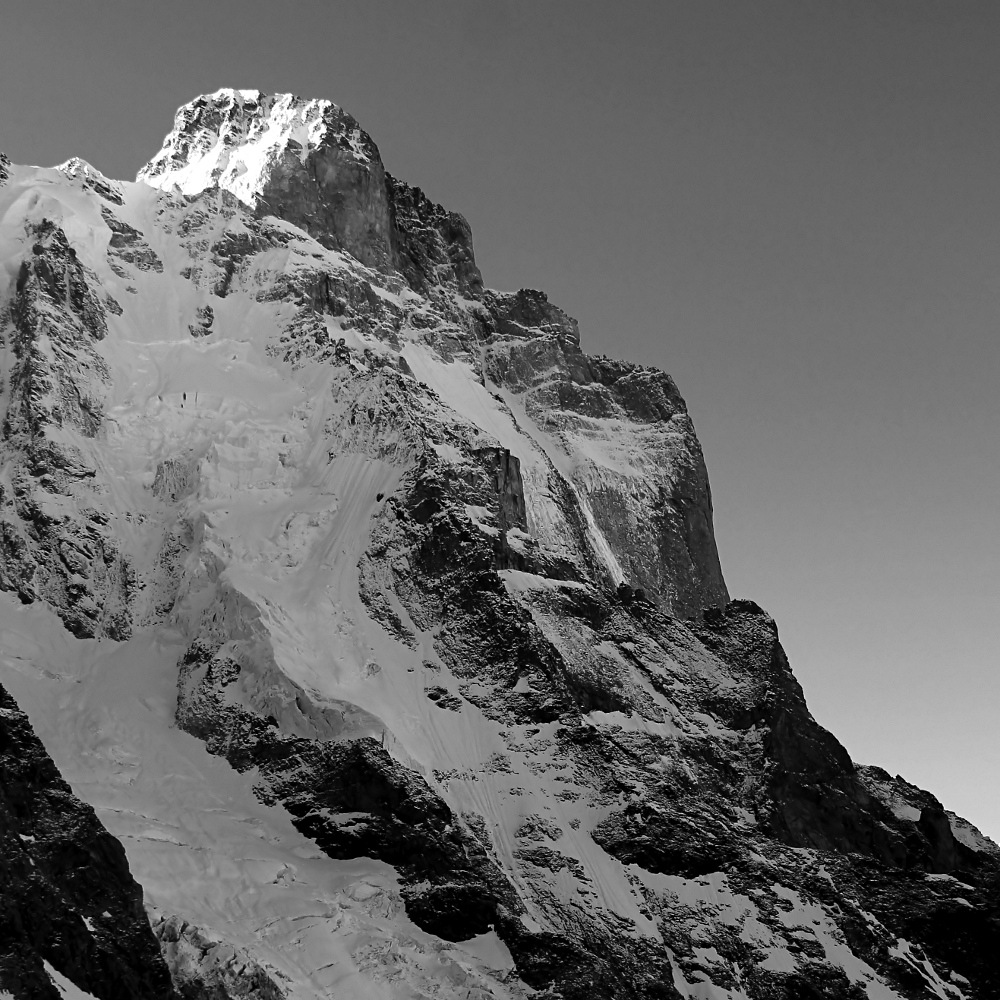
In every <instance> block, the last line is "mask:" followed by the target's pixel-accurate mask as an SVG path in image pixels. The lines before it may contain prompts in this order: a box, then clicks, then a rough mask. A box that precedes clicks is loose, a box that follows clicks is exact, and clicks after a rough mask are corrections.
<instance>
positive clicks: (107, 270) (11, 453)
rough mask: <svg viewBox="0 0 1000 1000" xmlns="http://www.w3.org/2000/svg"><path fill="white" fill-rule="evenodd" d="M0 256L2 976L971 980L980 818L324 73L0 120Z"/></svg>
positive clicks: (926, 986) (980, 889) (854, 986)
mask: <svg viewBox="0 0 1000 1000" xmlns="http://www.w3.org/2000/svg"><path fill="white" fill-rule="evenodd" d="M0 263H2V266H3V269H4V276H3V278H2V282H3V290H2V298H0V310H2V311H0V323H2V328H0V332H2V338H3V343H2V359H3V360H2V367H3V370H2V378H3V387H2V389H3V394H2V404H0V405H2V407H3V422H2V428H0V438H2V441H0V449H2V474H0V588H2V591H3V592H4V593H3V595H0V628H2V629H3V632H2V634H3V643H2V646H0V682H2V683H3V684H4V685H5V687H6V689H7V691H9V692H10V693H9V694H7V693H6V691H5V692H4V693H3V694H2V696H0V838H2V839H3V842H4V845H5V847H4V851H3V854H2V857H0V874H2V878H0V931H2V933H0V995H3V991H6V992H7V993H9V994H11V995H12V996H15V997H35V996H39V997H41V996H45V997H53V996H55V995H63V993H64V991H65V990H66V989H68V988H77V989H79V990H82V991H85V993H87V994H90V995H92V996H95V997H99V998H101V1000H111V998H115V1000H117V998H119V997H121V998H125V997H139V996H142V997H148V996H154V995H155V996H159V995H163V996H169V995H183V996H186V997H199V998H200V997H206V998H208V997H211V998H213V1000H216V998H223V997H237V996H239V997H262V998H267V1000H276V998H279V997H289V998H292V997H295V998H297V997H302V998H312V997H320V996H330V995H335V996H357V997H362V996H364V997H375V996H377V997H387V998H388V997H414V996H441V997H464V998H466V1000H468V998H472V997H479V998H483V997H491V996H493V997H505V998H507V997H526V996H531V995H544V996H553V997H556V996H561V997H564V998H584V997H586V998H591V997H608V998H612V997H614V998H618V997H629V998H632V997H635V998H653V997H673V998H676V997H693V998H701V1000H715V998H727V1000H736V998H753V1000H758V998H760V1000H765V998H784V997H788V998H807V997H809V998H811V997H816V998H831V1000H832V998H850V1000H860V998H870V1000H889V998H907V1000H909V998H923V997H932V996H936V997H941V998H949V1000H952V998H953V1000H985V998H993V997H996V996H998V995H1000V961H998V959H997V957H996V956H997V955H1000V921H998V905H1000V850H998V848H997V847H996V845H994V844H993V843H992V842H991V841H989V840H988V839H986V838H985V837H983V836H982V835H981V834H979V833H978V831H976V830H975V829H974V828H973V827H972V826H970V824H968V823H967V822H965V821H964V820H962V819H960V818H959V817H956V816H955V815H954V814H952V813H949V812H947V811H945V809H944V807H943V806H942V805H941V803H940V802H938V801H937V800H936V799H935V798H934V797H933V796H932V795H930V794H929V793H927V792H924V791H922V790H920V789H918V788H916V787H914V786H912V785H909V784H908V783H907V782H905V781H904V780H903V779H902V778H899V777H896V778H894V777H892V776H890V775H889V774H887V773H886V772H884V771H881V770H880V769H878V768H874V767H861V766H858V765H856V764H855V763H853V762H852V761H851V759H850V757H849V755H848V754H847V752H846V750H845V749H844V748H843V747H842V746H841V745H840V743H839V742H838V741H837V740H836V738H835V737H834V736H833V735H831V734H830V733H828V732H827V731H826V730H824V729H823V728H822V727H820V726H819V725H818V724H817V723H816V722H815V720H813V718H812V717H811V715H810V714H809V711H808V709H807V707H806V704H805V701H804V698H803V695H802V691H801V688H800V687H799V685H798V683H797V682H796V680H795V678H794V676H793V674H792V672H791V669H790V667H789V665H788V662H787V660H786V658H785V655H784V652H783V651H782V648H781V645H780V642H779V640H778V634H777V629H776V627H775V624H774V622H773V621H772V620H771V619H770V618H769V617H768V616H767V615H766V614H765V613H764V612H763V611H762V610H761V609H760V608H759V607H757V606H756V605H755V604H753V603H752V602H749V601H730V600H729V596H728V593H727V591H726V587H725V583H724V581H723V578H722V572H721V568H720V564H719V558H718V554H717V551H716V547H715V540H714V534H713V528H712V504H711V494H710V490H709V485H708V478H707V474H706V471H705V465H704V460H703V457H702V453H701V449H700V446H699V444H698V441H697V438H696V436H695V433H694V428H693V426H692V423H691V420H690V418H689V416H688V414H687V411H686V408H685V405H684V401H683V399H682V398H681V397H680V395H679V393H678V391H677V388H676V386H675V385H674V383H673V381H672V380H671V379H670V377H669V376H667V375H665V374H663V373H662V372H658V371H656V370H653V369H649V368H644V367H641V366H638V365H632V364H629V363H626V362H622V361H617V360H613V359H609V358H603V357H590V356H588V355H586V354H585V353H584V352H583V351H582V350H581V347H580V336H579V331H578V328H577V324H576V322H575V321H574V320H573V319H571V318H570V317H569V316H568V315H566V314H565V313H564V312H563V311H562V310H561V309H559V308H558V307H556V306H555V305H553V304H552V303H550V302H549V301H548V299H547V298H546V296H545V295H544V294H543V293H541V292H537V291H533V290H527V289H523V290H521V291H519V292H516V293H505V292H496V291H492V290H489V289H487V288H485V287H484V284H483V280H482V276H481V274H480V272H479V270H478V268H477V266H476V262H475V255H474V252H473V245H472V234H471V230H470V227H469V225H468V223H467V222H466V221H465V219H463V218H462V217H461V216H460V215H457V214H455V213H453V212H448V211H446V210H445V209H443V208H441V207H440V206H439V205H436V204H434V203H432V202H431V201H430V200H429V199H428V198H427V197H426V196H425V195H424V194H423V193H422V192H421V191H420V190H419V189H417V188H413V187H410V186H409V185H407V184H405V183H403V182H402V181H399V180H397V179H396V178H394V177H392V176H391V175H390V174H389V173H388V172H387V171H386V170H385V168H384V166H383V164H382V162H381V158H380V156H379V152H378V149H377V147H376V146H375V144H374V142H373V141H372V139H371V138H370V137H369V136H368V135H367V134H366V133H365V132H364V131H363V130H362V129H361V127H360V126H359V125H358V123H357V122H356V121H354V119H353V118H352V117H351V116H350V115H349V114H347V113H346V112H345V111H343V110H342V109H341V108H339V107H337V106H336V105H333V104H330V103H329V102H326V101H303V100H301V99H299V98H294V97H291V96H290V95H278V96H266V95H262V94H260V93H258V92H256V91H232V90H223V91H219V92H218V93H216V94H213V95H208V96H204V97H200V98H198V99H196V100H195V101H193V102H191V103H190V104H188V105H185V106H184V107H183V108H181V109H180V110H179V111H178V113H177V117H176V120H175V125H174V129H173V131H172V132H171V133H170V134H169V135H168V136H167V139H166V140H165V143H164V147H163V149H162V150H161V151H160V153H159V154H157V156H155V157H154V158H153V159H152V160H151V161H150V163H149V164H147V166H146V167H144V168H143V170H142V171H140V173H139V178H138V181H137V182H136V183H134V184H133V183H124V182H118V181H113V180H109V179H107V178H105V177H104V176H102V175H101V174H100V173H99V172H98V171H96V170H95V169H94V168H93V167H91V166H89V165H88V164H86V163H83V162H82V161H79V160H72V161H69V162H68V163H66V164H63V165H62V166H61V167H58V168H53V169H39V168H34V167H20V166H13V165H11V164H10V163H9V161H7V160H3V161H2V162H0ZM15 699H16V702H15ZM18 705H19V706H20V708H19V707H18ZM22 709H23V710H24V712H26V713H27V714H26V715H25V714H23V713H22V711H21V710H22ZM29 720H30V725H29ZM32 726H33V727H34V732H32ZM36 734H37V735H36ZM39 738H40V741H39ZM43 744H44V747H43ZM57 768H58V769H57ZM60 771H61V772H62V775H63V777H64V778H65V779H66V780H65V781H64V780H63V777H60V774H59V772H60ZM67 781H68V784H67ZM70 787H72V792H71V791H70ZM85 803H88V804H85ZM95 810H96V814H95ZM101 824H103V827H102V826H101ZM112 835H113V836H112ZM116 838H117V839H116ZM122 846H123V847H124V852H125V853H124V855H123V854H122V850H121V847H122ZM126 857H127V864H126V860H125V859H126ZM133 879H134V880H135V881H133ZM139 886H141V887H142V888H141V892H142V893H143V894H144V897H145V906H146V912H145V914H143V912H142V910H141V907H140V897H139V894H140V889H139ZM64 981H65V982H64ZM66 982H68V983H69V987H67V986H66V985H65V983H66ZM60 983H62V986H60Z"/></svg>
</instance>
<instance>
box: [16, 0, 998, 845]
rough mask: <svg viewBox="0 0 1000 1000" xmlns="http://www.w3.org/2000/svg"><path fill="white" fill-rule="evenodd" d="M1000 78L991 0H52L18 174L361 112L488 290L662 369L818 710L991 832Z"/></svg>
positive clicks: (24, 106)
mask: <svg viewBox="0 0 1000 1000" xmlns="http://www.w3.org/2000/svg"><path fill="white" fill-rule="evenodd" d="M998 53H1000V4H997V3H995V2H993V0H991V2H988V3H975V2H969V0H963V2H961V3H942V2H937V0H935V2H923V0H898V2H893V0H879V2H878V3H871V2H869V0H863V2H862V0H836V2H834V0H828V2H826V3H818V2H817V3H809V4H805V3H801V2H799V0H787V2H758V0H741V2H739V3H735V2H724V3H716V2H712V0H687V2H668V0H658V2H649V3H639V2H635V3H620V2H610V0H609V2H606V3H587V2H582V0H573V2H566V3H562V2H554V0H548V2H546V3H544V4H535V3H527V2H524V3H518V4H509V3H504V2H499V0H493V2H491V3H489V4H480V3H476V2H471V0H470V2H462V3H459V2H454V3H452V2H444V0H441V2H434V3H430V2H406V3H387V2H375V0H365V2H360V0H359V2H357V3H351V4H342V3H337V2H332V0H322V2H304V0H303V2H296V0H284V2H282V3H274V2H273V0H269V2H266V3H265V2H258V0H243V2H239V3H230V2H223V0H216V2H212V0H200V2H186V0H171V2H168V3H155V4H154V3H136V2H134V0H128V2H118V0H100V2H85V0H81V2H76V3H72V4H70V3H65V2H45V0H34V2H32V3H31V4H26V3H22V4H9V5H7V6H6V8H5V10H4V13H3V20H2V30H0V94H2V98H0V149H3V150H4V151H6V152H7V153H8V155H10V156H11V158H12V159H13V160H14V161H15V162H20V163H40V164H46V165H51V164H55V163H58V162H61V161H62V160H65V159H66V158H68V157H69V156H72V155H79V156H82V157H84V158H85V159H86V160H89V161H90V162H91V163H93V164H94V165H95V166H97V167H98V168H100V169H101V170H103V171H104V172H105V173H107V174H109V175H111V176H116V177H125V178H131V177H132V176H133V175H134V174H135V172H136V170H137V169H138V167H139V166H140V165H141V164H142V163H143V162H144V161H145V160H146V159H148V158H150V157H151V156H152V155H153V154H154V153H155V152H156V151H157V150H158V149H159V145H160V141H161V139H162V137H163V135H164V134H165V133H166V132H167V131H168V130H169V128H170V125H171V120H172V115H173V111H174V109H175V108H176V107H177V105H179V104H181V103H183V102H185V101H187V100H189V99H191V98H192V97H194V96H195V95H196V94H198V93H202V92H205V91H211V90H215V89H217V88H219V87H222V86H232V87H247V88H249V87H255V88H259V89H261V90H264V91H269V92H273V91H293V92H295V93H298V94H300V95H303V96H306V97H327V98H330V99H332V100H334V101H336V102H338V103H339V104H342V105H343V106H344V107H345V108H347V109H348V110H349V111H350V112H351V113H352V114H354V115H355V116H356V117H357V118H358V119H359V120H360V122H361V123H362V125H363V126H364V127H365V128H366V129H367V130H368V131H369V132H370V133H371V135H372V136H373V138H374V139H375V141H376V142H377V143H378V145H379V147H380V149H381V151H382V156H383V160H384V161H385V163H386V165H387V166H388V168H389V169H390V170H391V171H392V172H393V173H395V174H397V175H398V176H400V177H402V178H404V179H405V180H407V181H409V182H410V183H412V184H417V185H420V186H421V187H423V188H424V190H425V191H426V192H427V193H428V194H429V195H430V196H431V197H432V198H433V199H435V200H437V201H440V202H442V203H444V204H445V205H446V206H447V207H449V208H452V209H455V210H457V211H461V212H463V213H464V214H465V215H466V216H467V217H468V219H469V220H470V222H471V223H472V226H473V231H474V233H475V245H476V254H477V258H478V260H479V263H480V265H481V267H482V270H483V274H484V276H485V279H486V282H487V284H488V285H491V286H493V287H498V288H508V289H514V288H518V287H522V286H528V287H538V288H542V289H544V290H546V291H547V292H548V293H549V296H550V298H551V299H552V300H553V301H554V302H556V303H558V304H559V305H561V306H562V307H564V308H565V309H566V310H567V311H568V312H570V313H571V314H573V315H574V316H576V317H578V318H579V320H580V324H581V330H582V336H583V343H584V347H585V349H586V350H588V351H590V352H591V353H606V354H611V355H615V356H619V357H625V358H629V359H632V360H636V361H641V362H643V363H646V364H653V365H657V366H658V367H661V368H664V369H666V370H667V371H669V372H670V373H671V374H672V375H673V376H674V377H675V379H676V380H677V382H678V385H679V386H680V389H681V391H682V393H683V394H684V396H685V397H686V399H687V401H688V404H689V408H690V410H691V413H692V415H693V417H694V420H695V424H696V427H697V429H698V432H699V436H700V438H701V441H702V444H703V446H704V449H705V453H706V457H707V460H708V468H709V473H710V476H711V479H712V484H713V490H714V495H715V507H716V527H717V534H718V539H719V545H720V549H721V554H722V563H723V568H724V571H725V573H726V578H727V581H728V583H729V587H730V590H731V591H732V593H733V594H734V595H735V596H741V597H751V598H753V599H754V600H756V601H757V602H758V603H759V604H761V605H762V606H764V607H765V608H766V609H767V610H768V611H770V612H771V613H772V614H773V615H774V616H775V617H776V619H777V621H778V626H779V629H780V632H781V637H782V640H783V642H784V644H785V647H786V649H787V651H788V653H789V656H790V658H791V661H792V665H793V667H794V669H795V671H796V674H797V676H798V677H799V679H800V681H801V682H802V685H803V687H804V688H805V692H806V696H807V698H808V700H809V704H810V707H811V708H812V711H813V714H814V715H815V716H816V717H817V719H819V721H820V722H821V723H823V724H824V725H826V726H828V727H829V728H831V729H832V730H833V731H834V732H835V733H836V734H837V736H838V737H840V739H841V740H842V741H843V742H844V743H845V745H846V746H847V748H848V749H849V750H850V752H851V753H852V755H853V756H854V757H855V759H857V760H859V761H861V762H866V763H878V764H880V765H882V766H884V767H885V768H887V769H888V770H889V771H891V772H892V773H897V772H898V773H901V774H903V776H904V777H906V778H907V779H909V780H911V781H913V782H915V783H917V784H919V785H921V786H923V787H925V788H928V789H930V790H931V791H933V792H934V793H935V794H937V795H938V796H939V797H940V798H941V799H942V800H943V801H944V803H945V805H946V807H948V808H953V809H955V810H957V811H958V812H960V813H962V814H964V815H965V816H967V817H968V818H969V819H970V820H972V821H973V822H974V823H976V824H978V825H979V826H981V827H982V829H983V830H984V831H985V832H987V833H989V834H991V835H992V836H993V837H994V838H997V839H1000V780H998V779H1000V740H998V735H997V734H998V729H997V725H996V722H995V718H994V717H995V715H996V713H997V711H998V710H1000V671H998V669H997V667H998V660H1000V655H998V650H1000V642H998V640H1000V608H998V603H1000V602H998V598H1000V527H998V524H997V513H998V497H1000V463H998V451H1000V433H998V432H1000V402H998V395H997V374H998V371H1000V365H998V361H1000V340H998V336H997V333H998V319H1000V286H998V280H997V279H998V273H1000V272H998V253H1000V245H998V239H1000V197H998V191H997V182H998V178H1000V115H998V108H1000V58H998Z"/></svg>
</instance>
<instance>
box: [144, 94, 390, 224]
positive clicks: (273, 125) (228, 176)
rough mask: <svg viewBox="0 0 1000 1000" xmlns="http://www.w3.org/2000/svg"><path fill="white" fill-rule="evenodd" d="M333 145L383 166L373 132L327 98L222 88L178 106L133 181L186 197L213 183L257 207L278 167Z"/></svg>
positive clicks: (341, 152) (303, 160)
mask: <svg viewBox="0 0 1000 1000" xmlns="http://www.w3.org/2000/svg"><path fill="white" fill-rule="evenodd" d="M330 149H334V150H336V151H337V153H338V156H339V157H346V158H347V159H351V160H353V161H355V162H356V163H357V164H359V165H368V164H370V163H373V162H375V163H379V164H380V158H379V152H378V148H377V147H376V145H375V143H374V142H372V140H371V137H370V136H368V135H367V133H365V132H364V131H363V130H362V129H361V126H360V125H359V124H358V123H357V121H355V119H354V118H353V117H352V116H351V115H349V114H348V113H347V112H346V111H344V110H343V108H341V107H339V106H338V105H336V104H334V103H333V102H332V101H326V100H315V99H313V100H306V99H304V98H301V97H296V96H295V95H294V94H263V93H261V91H259V90H234V89H232V88H223V89H221V90H217V91H215V93H213V94H202V95H201V96H200V97H196V98H195V99H194V100H193V101H189V102H188V103H187V104H184V105H182V106H181V107H180V108H178V109H177V113H176V115H175V116H174V127H173V129H172V131H171V132H170V133H169V134H168V135H167V137H166V138H165V139H164V142H163V148H162V149H161V150H160V151H159V152H158V153H157V154H156V156H154V157H153V158H152V159H151V160H150V161H149V163H147V164H146V165H145V166H144V167H143V168H142V169H141V170H140V171H139V173H138V175H137V177H136V179H137V180H139V181H142V182H144V183H146V184H149V185H150V186H152V187H156V188H160V189H162V190H164V191H172V190H175V189H176V190H178V191H180V192H181V193H182V194H186V195H194V194H198V193H199V192H201V191H204V190H206V189H207V188H211V187H216V186H218V187H219V188H222V189H224V190H226V191H229V192H231V193H232V194H234V195H235V196H236V197H237V198H239V200H240V201H242V202H244V203H245V204H246V205H249V206H250V207H251V208H257V207H258V204H259V203H260V200H261V199H262V198H263V197H265V192H266V191H267V189H268V187H269V185H270V183H271V182H272V180H273V178H274V175H275V173H276V172H278V173H287V172H288V170H289V168H294V166H295V165H296V164H297V165H298V166H302V165H304V164H305V163H306V162H307V160H308V159H309V157H310V155H311V154H313V153H316V152H317V151H323V150H330Z"/></svg>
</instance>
